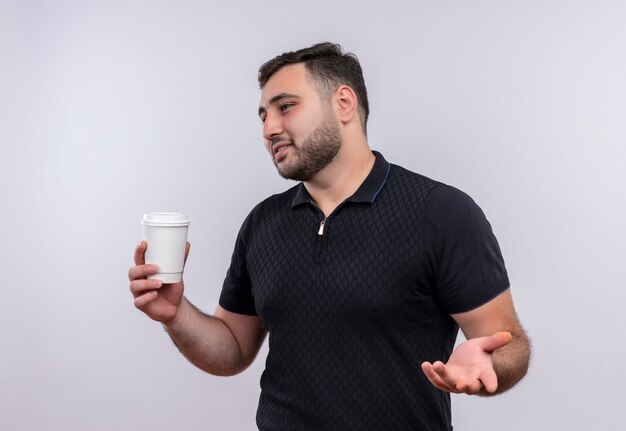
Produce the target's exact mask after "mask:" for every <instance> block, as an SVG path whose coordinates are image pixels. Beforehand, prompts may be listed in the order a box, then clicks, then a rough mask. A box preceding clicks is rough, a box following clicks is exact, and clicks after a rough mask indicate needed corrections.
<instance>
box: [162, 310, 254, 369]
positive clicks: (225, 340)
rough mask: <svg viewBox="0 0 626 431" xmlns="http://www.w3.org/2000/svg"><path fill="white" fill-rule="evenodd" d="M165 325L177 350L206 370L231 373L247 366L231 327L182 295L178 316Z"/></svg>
mask: <svg viewBox="0 0 626 431" xmlns="http://www.w3.org/2000/svg"><path fill="white" fill-rule="evenodd" d="M163 326H164V328H165V330H166V331H167V333H168V334H169V336H170V337H171V339H172V341H173V342H174V344H175V345H176V347H177V348H178V350H179V351H180V352H181V353H182V354H183V355H184V356H185V357H186V358H187V359H188V360H189V361H190V362H191V363H192V364H194V365H195V366H197V367H198V368H200V369H202V370H203V371H206V372H208V373H210V374H214V375H218V376H229V375H234V374H237V373H239V372H241V371H243V370H244V369H245V364H244V360H243V358H242V354H241V350H240V348H239V345H238V343H237V340H236V339H235V337H234V336H233V334H232V332H231V331H230V329H229V328H228V326H227V325H226V324H225V323H224V322H223V321H222V320H221V319H219V318H217V317H214V316H210V315H207V314H205V313H203V312H201V311H200V310H198V309H197V308H196V307H195V306H194V305H193V304H191V303H190V302H189V301H187V299H185V298H183V301H182V303H181V306H180V309H179V311H178V313H177V315H176V317H175V318H174V319H173V320H172V321H171V322H169V323H168V324H164V325H163Z"/></svg>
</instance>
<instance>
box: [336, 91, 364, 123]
mask: <svg viewBox="0 0 626 431" xmlns="http://www.w3.org/2000/svg"><path fill="white" fill-rule="evenodd" d="M334 99H335V108H336V110H337V116H338V118H339V121H341V122H342V123H344V124H346V123H349V122H350V121H352V120H354V119H355V117H356V118H358V115H357V107H358V99H357V97H356V93H355V92H354V90H353V89H352V88H350V87H348V86H347V85H342V86H341V87H339V88H338V89H337V91H335V97H334Z"/></svg>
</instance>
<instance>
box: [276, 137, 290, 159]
mask: <svg viewBox="0 0 626 431" xmlns="http://www.w3.org/2000/svg"><path fill="white" fill-rule="evenodd" d="M291 145H293V144H292V143H291V142H286V141H283V142H278V143H276V144H274V145H272V152H273V153H274V159H275V160H278V159H280V158H282V157H284V156H285V154H287V151H288V148H289V147H291Z"/></svg>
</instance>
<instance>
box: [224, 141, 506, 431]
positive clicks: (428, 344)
mask: <svg viewBox="0 0 626 431" xmlns="http://www.w3.org/2000/svg"><path fill="white" fill-rule="evenodd" d="M375 155H376V162H375V164H374V167H373V169H372V171H371V173H370V174H369V176H368V177H367V178H366V180H365V181H364V182H363V184H362V185H361V187H360V188H359V189H358V190H357V192H356V193H355V194H354V195H353V196H351V197H350V198H348V199H346V201H345V202H343V203H342V204H341V205H340V206H339V207H338V208H337V209H336V210H335V211H334V212H333V213H332V214H331V215H329V216H328V218H327V219H325V217H324V214H323V213H322V211H321V210H320V209H319V208H318V207H317V206H316V205H315V203H314V202H313V200H312V199H311V196H310V195H309V193H308V192H307V190H306V188H305V187H304V185H303V184H298V185H297V186H295V187H293V188H291V189H289V190H287V191H286V192H284V193H281V194H277V195H274V196H271V197H270V198H268V199H266V200H264V201H263V202H261V203H260V204H259V205H257V206H256V207H255V208H254V209H253V210H252V212H251V213H250V214H249V215H248V217H247V218H246V220H245V221H244V223H243V226H242V228H241V231H240V232H239V236H238V238H237V241H236V245H235V251H234V253H233V258H232V262H231V266H230V268H229V270H228V273H227V276H226V279H225V281H224V286H223V289H222V294H221V297H220V305H221V306H222V307H223V308H225V309H226V310H229V311H232V312H235V313H242V314H250V315H254V314H258V316H259V317H260V319H261V321H262V323H263V326H264V327H265V328H266V329H267V331H268V332H269V354H268V357H267V361H266V367H265V371H264V373H263V376H262V377H261V389H262V392H261V397H260V400H259V408H258V412H257V424H258V426H259V429H261V430H293V429H298V430H299V429H306V430H352V429H353V430H369V429H372V430H383V429H385V430H386V429H389V430H449V429H452V425H451V414H450V398H449V395H448V394H446V393H444V392H442V391H439V390H437V389H435V388H434V387H433V386H432V385H431V384H430V383H429V382H428V380H427V379H426V377H425V376H424V375H423V373H422V371H421V367H420V365H421V363H422V362H423V361H425V360H428V361H434V360H443V361H445V360H447V358H448V357H449V356H450V354H451V352H452V349H453V347H454V342H455V339H456V336H457V332H458V327H457V325H456V324H455V322H454V320H453V319H452V318H451V317H450V314H453V313H459V312H464V311H469V310H471V309H474V308H476V307H478V306H480V305H482V304H484V303H485V302H487V301H489V300H491V299H492V298H494V297H495V296H497V295H498V294H500V293H502V292H503V291H504V290H506V289H507V288H508V286H509V283H508V279H507V274H506V270H505V267H504V262H503V259H502V256H501V253H500V249H499V247H498V244H497V242H496V239H495V237H494V235H493V233H492V231H491V227H490V225H489V223H488V222H487V220H486V218H485V216H484V214H483V213H482V211H481V210H480V208H479V207H478V206H477V205H476V204H475V203H474V201H473V200H472V199H471V198H470V197H469V196H467V195H466V194H464V193H462V192H460V191H459V190H457V189H455V188H453V187H450V186H447V185H445V184H442V183H439V182H437V181H434V180H431V179H429V178H426V177H424V176H422V175H419V174H416V173H413V172H410V171H408V170H406V169H404V168H402V167H400V166H397V165H392V164H389V163H388V162H387V161H386V160H385V159H384V158H383V156H382V155H381V154H379V153H376V152H375Z"/></svg>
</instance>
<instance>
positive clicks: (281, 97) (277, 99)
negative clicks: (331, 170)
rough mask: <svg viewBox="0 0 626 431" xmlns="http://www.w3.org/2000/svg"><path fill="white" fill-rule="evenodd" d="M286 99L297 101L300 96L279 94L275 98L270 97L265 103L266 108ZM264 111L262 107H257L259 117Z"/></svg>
mask: <svg viewBox="0 0 626 431" xmlns="http://www.w3.org/2000/svg"><path fill="white" fill-rule="evenodd" d="M286 98H296V99H299V98H300V96H298V95H296V94H291V93H279V94H277V95H276V96H274V97H272V98H271V99H270V100H268V101H267V106H270V105H273V104H274V103H276V102H278V101H279V100H282V99H286ZM265 111H266V109H265V108H264V107H262V106H259V115H261V114H263V113H265Z"/></svg>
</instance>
